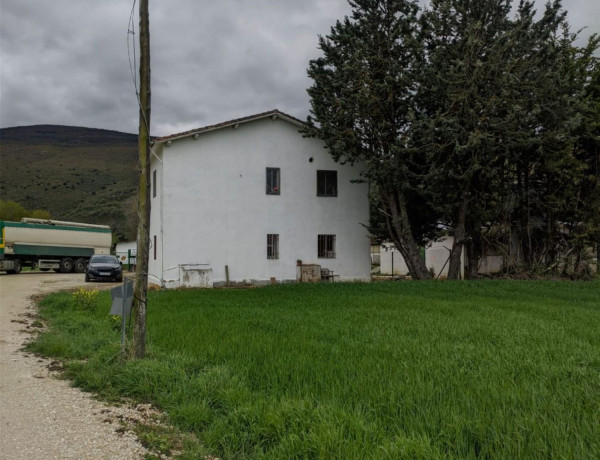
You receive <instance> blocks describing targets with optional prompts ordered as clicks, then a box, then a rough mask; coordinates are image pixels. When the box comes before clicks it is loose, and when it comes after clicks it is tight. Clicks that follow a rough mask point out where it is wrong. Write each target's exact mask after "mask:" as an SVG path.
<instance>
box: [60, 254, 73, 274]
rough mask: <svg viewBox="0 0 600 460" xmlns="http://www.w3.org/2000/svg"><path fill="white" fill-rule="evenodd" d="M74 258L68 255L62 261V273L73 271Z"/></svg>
mask: <svg viewBox="0 0 600 460" xmlns="http://www.w3.org/2000/svg"><path fill="white" fill-rule="evenodd" d="M73 265H74V264H73V259H71V258H69V257H66V258H64V259H62V260H61V261H60V271H61V273H71V272H72V271H73Z"/></svg>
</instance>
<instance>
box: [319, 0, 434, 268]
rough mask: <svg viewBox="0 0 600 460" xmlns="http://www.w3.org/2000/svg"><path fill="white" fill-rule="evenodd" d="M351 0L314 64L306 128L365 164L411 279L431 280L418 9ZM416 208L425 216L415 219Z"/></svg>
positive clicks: (405, 1) (388, 1)
mask: <svg viewBox="0 0 600 460" xmlns="http://www.w3.org/2000/svg"><path fill="white" fill-rule="evenodd" d="M349 3H350V5H351V6H352V7H353V13H352V16H351V17H350V18H348V17H346V18H345V19H344V21H338V22H337V23H336V24H335V26H334V27H332V28H331V32H330V34H329V35H327V36H326V37H320V38H319V47H320V48H321V50H322V52H323V56H322V57H320V58H318V59H314V60H312V61H311V62H310V66H309V69H308V75H309V76H310V77H311V78H312V79H313V81H314V83H313V86H312V87H310V88H309V89H308V93H309V95H310V97H311V114H312V115H311V116H310V117H309V119H308V121H309V126H310V128H309V129H308V130H307V133H308V134H310V135H316V136H319V137H320V138H322V139H323V140H324V141H325V144H326V147H327V149H328V150H329V152H330V153H331V155H332V156H333V157H334V159H336V160H337V161H342V162H351V163H354V162H360V163H361V164H362V165H363V166H364V170H363V171H364V172H363V174H364V179H365V180H368V181H369V182H370V183H371V185H372V187H374V188H375V189H376V192H377V193H375V194H374V196H377V197H378V199H379V203H377V206H376V209H380V210H381V213H382V217H383V219H384V220H385V222H386V227H387V230H388V233H389V236H390V238H391V240H392V241H393V242H394V243H395V245H396V247H397V248H398V250H399V251H400V252H401V253H402V255H403V257H404V259H405V261H406V263H407V265H408V268H409V270H410V273H411V274H412V276H413V277H414V278H416V279H428V278H430V274H429V272H428V270H427V267H426V266H425V263H424V261H423V260H422V258H421V256H420V254H419V250H418V243H419V241H420V239H421V238H422V235H423V232H424V231H425V230H426V229H428V228H429V227H431V226H432V223H433V222H434V220H433V219H426V218H424V216H427V215H429V211H430V209H429V207H428V206H427V200H425V198H424V196H423V193H422V188H420V187H419V186H418V183H417V182H418V181H417V179H416V178H417V177H418V176H419V174H421V173H422V172H423V171H422V169H423V166H424V165H423V161H422V159H421V158H420V157H419V152H418V151H417V150H415V149H414V142H413V140H412V139H411V131H410V127H411V117H412V114H413V112H414V109H413V104H414V94H415V93H416V91H417V86H416V82H417V78H415V72H416V70H417V69H418V67H419V61H420V59H421V56H422V52H421V49H422V45H421V42H420V41H419V37H418V33H417V32H418V31H417V27H416V25H417V12H418V7H417V4H416V2H414V1H410V0H355V1H350V2H349ZM415 209H419V212H418V213H417V214H418V215H419V216H420V217H421V218H420V219H411V214H415V212H414V211H415ZM411 211H412V212H411Z"/></svg>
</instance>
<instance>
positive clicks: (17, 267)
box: [7, 260, 21, 275]
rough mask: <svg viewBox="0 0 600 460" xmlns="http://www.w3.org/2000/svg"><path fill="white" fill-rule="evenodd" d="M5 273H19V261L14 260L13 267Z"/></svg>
mask: <svg viewBox="0 0 600 460" xmlns="http://www.w3.org/2000/svg"><path fill="white" fill-rule="evenodd" d="M7 273H10V274H11V275H18V274H19V273H21V261H20V260H15V265H14V268H13V269H12V270H7Z"/></svg>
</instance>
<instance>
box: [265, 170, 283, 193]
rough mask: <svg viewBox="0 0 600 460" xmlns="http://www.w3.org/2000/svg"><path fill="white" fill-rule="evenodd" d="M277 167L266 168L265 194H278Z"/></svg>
mask: <svg viewBox="0 0 600 460" xmlns="http://www.w3.org/2000/svg"><path fill="white" fill-rule="evenodd" d="M279 176H280V174H279V168H267V195H279V191H280V185H279V178H280V177H279Z"/></svg>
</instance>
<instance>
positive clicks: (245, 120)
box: [152, 109, 305, 145]
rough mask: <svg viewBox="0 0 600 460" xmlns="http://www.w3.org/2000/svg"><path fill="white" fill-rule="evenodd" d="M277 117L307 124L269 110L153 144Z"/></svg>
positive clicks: (274, 110) (158, 140)
mask: <svg viewBox="0 0 600 460" xmlns="http://www.w3.org/2000/svg"><path fill="white" fill-rule="evenodd" d="M269 117H276V118H281V119H282V120H286V121H288V122H290V123H293V124H295V125H298V126H304V125H305V123H304V122H303V121H302V120H299V119H298V118H295V117H292V116H291V115H288V114H286V113H283V112H281V111H279V110H277V109H273V110H269V111H268V112H263V113H257V114H255V115H250V116H247V117H242V118H236V119H234V120H229V121H224V122H222V123H217V124H216V125H209V126H204V127H202V128H197V129H192V130H190V131H184V132H182V133H177V134H171V135H170V136H163V137H157V138H155V139H154V140H153V142H152V143H153V144H154V145H156V144H162V143H163V142H166V141H172V140H176V139H181V138H184V137H189V136H193V135H195V134H203V133H206V132H209V131H215V130H217V129H222V128H227V127H228V126H234V125H237V124H241V123H248V122H251V121H256V120H261V119H263V118H269Z"/></svg>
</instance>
